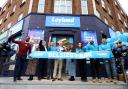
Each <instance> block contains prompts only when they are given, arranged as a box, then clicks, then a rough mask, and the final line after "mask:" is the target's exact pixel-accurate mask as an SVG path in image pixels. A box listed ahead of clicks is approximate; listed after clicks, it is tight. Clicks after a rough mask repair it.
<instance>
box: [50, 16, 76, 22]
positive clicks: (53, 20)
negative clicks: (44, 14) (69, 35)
mask: <svg viewBox="0 0 128 89" xmlns="http://www.w3.org/2000/svg"><path fill="white" fill-rule="evenodd" d="M52 22H54V23H73V22H75V19H74V18H73V17H72V18H64V17H62V18H55V17H52Z"/></svg>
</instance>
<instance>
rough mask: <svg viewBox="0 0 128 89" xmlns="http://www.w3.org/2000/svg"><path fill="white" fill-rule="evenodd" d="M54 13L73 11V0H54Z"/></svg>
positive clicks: (69, 12)
mask: <svg viewBox="0 0 128 89" xmlns="http://www.w3.org/2000/svg"><path fill="white" fill-rule="evenodd" d="M54 13H66V14H71V13H72V0H54Z"/></svg>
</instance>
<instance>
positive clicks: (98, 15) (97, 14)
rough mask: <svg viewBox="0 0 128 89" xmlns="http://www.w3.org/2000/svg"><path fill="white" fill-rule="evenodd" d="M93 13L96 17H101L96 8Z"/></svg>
mask: <svg viewBox="0 0 128 89" xmlns="http://www.w3.org/2000/svg"><path fill="white" fill-rule="evenodd" d="M95 15H96V16H97V17H99V18H101V16H100V12H99V11H97V10H96V12H95Z"/></svg>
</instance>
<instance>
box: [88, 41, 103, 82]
mask: <svg viewBox="0 0 128 89" xmlns="http://www.w3.org/2000/svg"><path fill="white" fill-rule="evenodd" d="M86 51H87V52H91V51H98V46H97V45H96V44H95V43H94V40H93V39H90V40H89V43H88V44H87V45H86ZM90 64H91V74H92V79H93V80H92V82H93V83H95V82H99V83H102V81H101V76H100V68H101V65H100V60H99V59H95V58H90ZM96 78H98V79H96Z"/></svg>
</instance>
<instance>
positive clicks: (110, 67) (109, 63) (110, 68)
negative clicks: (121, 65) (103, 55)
mask: <svg viewBox="0 0 128 89" xmlns="http://www.w3.org/2000/svg"><path fill="white" fill-rule="evenodd" d="M103 60H105V61H104V64H105V69H106V73H107V78H112V77H115V78H116V77H117V71H116V62H115V58H111V59H103Z"/></svg>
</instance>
